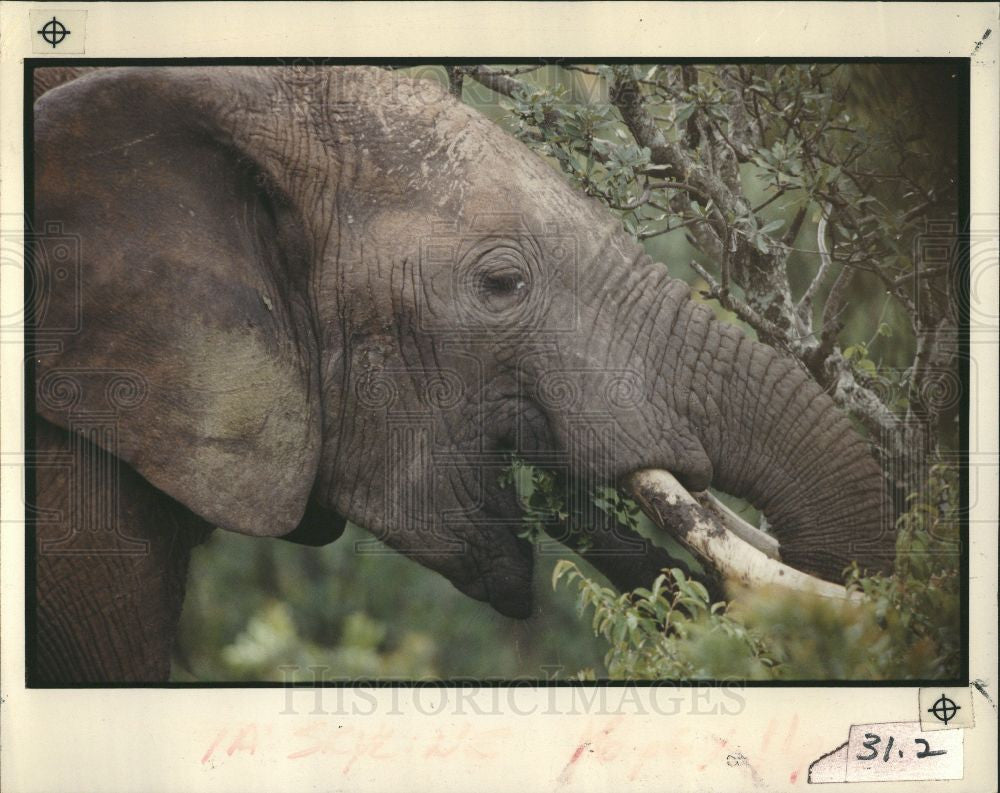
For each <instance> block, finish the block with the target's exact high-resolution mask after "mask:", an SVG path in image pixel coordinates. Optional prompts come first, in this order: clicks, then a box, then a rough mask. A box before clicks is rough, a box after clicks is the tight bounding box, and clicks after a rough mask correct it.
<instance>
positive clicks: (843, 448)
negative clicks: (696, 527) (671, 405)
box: [689, 319, 895, 582]
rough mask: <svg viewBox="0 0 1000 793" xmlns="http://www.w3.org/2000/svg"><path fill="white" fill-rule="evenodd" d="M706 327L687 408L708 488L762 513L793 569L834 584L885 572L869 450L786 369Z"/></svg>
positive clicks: (878, 487) (815, 389) (890, 541)
mask: <svg viewBox="0 0 1000 793" xmlns="http://www.w3.org/2000/svg"><path fill="white" fill-rule="evenodd" d="M710 325H711V326H712V327H710V328H709V330H708V332H707V334H705V335H704V336H703V337H702V343H701V344H700V346H699V349H698V354H697V363H696V372H697V373H696V375H695V378H694V385H693V386H692V391H691V397H692V398H691V399H690V400H689V406H691V407H693V408H694V413H695V419H694V428H695V431H696V433H697V434H698V436H699V438H700V440H701V441H702V443H703V445H704V447H705V449H706V451H707V453H708V456H709V458H710V459H711V461H712V465H713V469H714V478H713V482H712V484H713V485H714V486H715V487H717V488H718V489H720V490H722V491H724V492H727V493H730V494H732V495H735V496H738V497H741V498H745V499H747V500H748V501H750V502H751V503H752V504H753V505H754V506H756V507H758V508H759V509H761V510H762V511H763V512H764V513H765V515H766V516H767V519H768V521H769V522H770V523H771V524H772V526H773V530H774V533H775V534H776V535H777V537H778V539H779V540H780V542H781V556H782V559H783V560H784V561H785V562H786V563H788V564H790V565H792V566H794V567H797V568H798V569H801V570H803V571H805V572H809V573H812V574H815V575H818V576H821V577H823V578H826V579H829V580H834V581H838V582H839V581H841V580H842V578H843V571H844V568H845V567H847V566H848V564H849V563H850V562H851V561H852V560H857V561H858V562H859V563H860V564H861V566H862V567H868V568H870V569H875V570H888V569H889V568H890V567H891V563H892V557H893V554H894V548H895V536H894V532H893V529H892V525H891V514H890V509H889V507H888V503H887V499H886V490H885V486H884V482H883V478H882V472H881V469H880V468H879V466H878V464H877V463H876V461H875V460H874V458H873V457H872V455H871V453H870V451H869V449H868V444H867V443H866V442H865V441H864V440H863V439H862V438H861V437H860V436H859V435H858V434H857V433H856V431H855V430H854V428H853V426H852V425H851V423H850V421H849V420H848V418H847V416H845V415H844V414H842V413H841V412H840V411H839V409H838V408H837V407H836V405H835V404H834V403H833V400H832V399H831V398H830V397H829V395H827V394H826V393H824V392H823V391H822V389H821V388H820V387H819V386H818V385H817V384H816V383H815V382H814V381H812V380H811V379H810V378H809V377H808V375H807V374H806V373H805V372H804V371H802V370H801V369H800V368H799V367H798V366H797V365H796V364H795V363H794V362H793V361H791V360H790V359H787V358H784V357H782V356H781V355H780V354H779V353H778V352H777V351H775V350H774V349H772V348H770V347H767V346H765V345H763V344H760V343H758V342H755V341H753V340H751V339H748V338H746V337H744V336H742V335H741V334H740V333H739V331H737V330H736V329H735V328H733V327H732V326H728V325H725V324H723V323H719V322H717V321H716V320H714V319H713V320H711V322H710ZM702 392H703V393H702ZM699 394H700V396H699ZM689 417H690V414H689Z"/></svg>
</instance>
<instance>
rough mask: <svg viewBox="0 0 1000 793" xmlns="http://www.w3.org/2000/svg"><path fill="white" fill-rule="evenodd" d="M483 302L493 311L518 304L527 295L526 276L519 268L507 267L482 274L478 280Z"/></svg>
mask: <svg viewBox="0 0 1000 793" xmlns="http://www.w3.org/2000/svg"><path fill="white" fill-rule="evenodd" d="M479 293H480V297H481V298H482V300H483V302H484V303H485V304H486V305H487V306H488V307H489V308H491V309H493V310H494V311H502V310H503V309H505V308H509V307H511V306H514V305H517V304H519V303H520V302H521V301H522V300H523V299H524V297H525V296H526V295H527V293H528V276H527V275H526V274H525V272H524V270H523V269H522V268H520V267H514V266H507V267H501V268H497V269H493V270H490V271H488V272H484V273H483V274H482V275H481V276H480V279H479Z"/></svg>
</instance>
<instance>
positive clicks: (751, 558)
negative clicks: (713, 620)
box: [627, 469, 863, 600]
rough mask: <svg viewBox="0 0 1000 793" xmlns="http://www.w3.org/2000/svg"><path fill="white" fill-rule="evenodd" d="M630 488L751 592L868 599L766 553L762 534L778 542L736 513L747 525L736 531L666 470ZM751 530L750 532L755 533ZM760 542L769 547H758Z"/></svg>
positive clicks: (653, 514) (657, 518) (665, 524)
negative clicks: (765, 589)
mask: <svg viewBox="0 0 1000 793" xmlns="http://www.w3.org/2000/svg"><path fill="white" fill-rule="evenodd" d="M627 485H628V488H629V490H631V491H632V495H633V497H634V498H635V500H636V502H637V503H638V504H639V506H640V507H642V510H643V512H645V513H646V514H647V515H648V516H649V518H650V520H652V521H653V522H654V523H656V524H657V525H658V526H659V527H660V528H662V529H663V530H664V531H667V532H669V533H670V534H671V535H672V536H674V537H676V538H677V540H678V541H679V542H680V543H681V544H682V545H683V546H684V547H685V548H687V549H688V550H689V551H691V553H693V554H694V555H695V556H696V557H698V558H699V559H702V560H704V561H706V562H707V563H708V564H709V565H710V566H711V567H712V568H713V569H715V570H716V571H718V572H719V573H720V574H721V575H722V576H723V577H724V578H726V579H728V580H731V581H735V582H737V583H740V584H743V585H744V586H748V587H752V588H756V587H761V586H768V585H771V586H779V587H783V588H785V589H791V590H795V591H799V592H803V591H804V592H811V593H813V594H815V595H819V596H820V597H825V598H833V599H837V600H861V599H862V598H863V596H862V594H861V593H860V592H851V593H848V591H847V589H846V588H844V587H842V586H840V585H838V584H834V583H831V582H829V581H824V580H822V579H820V578H815V577H814V576H811V575H809V574H807V573H803V572H802V571H801V570H796V569H795V568H794V567H789V566H788V565H786V564H783V563H782V562H780V561H778V560H777V559H776V558H774V557H772V556H771V555H770V554H769V553H768V552H767V550H768V548H770V546H771V543H768V542H764V541H762V540H761V537H760V536H757V535H762V536H763V537H765V538H767V540H772V539H773V538H771V537H769V536H768V535H765V534H764V533H763V532H761V531H760V530H759V529H755V528H754V527H752V526H750V525H749V524H747V523H745V522H744V521H742V520H741V519H740V518H738V517H736V516H735V515H732V517H733V518H735V519H736V521H739V523H740V524H743V525H742V526H741V527H740V531H739V532H736V531H734V530H732V529H731V528H730V527H731V526H732V525H733V520H732V518H728V517H726V515H725V513H722V514H721V515H720V514H719V513H716V512H715V511H714V509H708V508H706V507H704V506H702V505H701V504H699V503H698V501H697V500H696V499H695V497H694V496H692V495H691V494H690V493H689V492H688V491H687V490H685V489H684V488H683V487H682V486H681V484H680V482H678V481H677V480H676V479H674V477H673V476H671V475H670V474H669V473H667V472H666V471H661V470H657V469H647V470H644V471H638V472H636V473H634V474H632V475H631V476H630V477H629V479H628V481H627ZM713 502H714V503H713ZM715 503H718V502H717V501H716V500H715V499H712V501H710V502H709V504H710V505H711V507H713V508H714V507H715ZM719 506H721V504H720V505H719ZM723 509H725V507H723ZM726 512H729V511H728V510H726ZM730 514H732V513H730ZM746 529H750V532H747V531H746ZM740 534H744V535H746V536H740ZM758 544H759V545H763V546H764V548H763V549H762V548H761V547H756V546H758ZM775 545H776V543H775Z"/></svg>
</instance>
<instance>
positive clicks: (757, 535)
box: [691, 490, 781, 562]
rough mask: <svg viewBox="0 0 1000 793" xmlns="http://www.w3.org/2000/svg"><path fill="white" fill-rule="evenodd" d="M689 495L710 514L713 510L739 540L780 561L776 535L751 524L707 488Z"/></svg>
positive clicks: (779, 548) (779, 547)
mask: <svg viewBox="0 0 1000 793" xmlns="http://www.w3.org/2000/svg"><path fill="white" fill-rule="evenodd" d="M691 495H692V496H693V497H694V499H695V500H696V501H697V502H698V503H699V504H701V506H702V508H703V509H705V510H706V511H708V513H709V514H710V515H711V514H712V513H713V512H714V513H715V515H716V517H718V519H719V521H720V522H721V523H722V524H723V525H724V526H725V527H726V528H727V529H729V530H730V531H731V532H732V533H733V534H735V535H736V536H737V537H739V538H740V539H741V540H744V541H745V542H748V543H750V544H751V545H752V546H753V547H754V548H756V549H757V550H758V551H761V552H763V553H765V554H767V555H768V556H769V557H771V558H772V559H777V560H778V561H779V562H780V561H781V546H780V545H779V544H778V538H777V537H775V536H773V535H771V534H768V533H767V532H763V531H761V530H760V529H758V528H757V527H756V526H751V525H750V524H749V523H747V522H746V521H745V520H743V518H741V517H740V516H739V515H737V514H736V513H735V512H733V511H732V510H731V509H730V508H729V507H727V506H726V505H725V504H723V503H722V502H721V501H719V499H717V498H716V497H715V496H713V495H712V494H711V493H709V492H708V491H707V490H705V491H702V492H701V493H692V494H691Z"/></svg>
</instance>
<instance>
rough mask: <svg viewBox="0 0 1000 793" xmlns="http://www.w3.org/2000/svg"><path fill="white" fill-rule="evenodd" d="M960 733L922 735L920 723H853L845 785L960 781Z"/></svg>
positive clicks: (961, 767)
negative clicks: (937, 780) (852, 783)
mask: <svg viewBox="0 0 1000 793" xmlns="http://www.w3.org/2000/svg"><path fill="white" fill-rule="evenodd" d="M963 735H964V733H963V731H962V730H951V729H945V730H934V731H933V732H925V731H923V730H921V729H920V722H915V721H912V722H903V721H900V722H887V723H885V724H855V725H854V726H853V727H851V733H850V737H849V738H848V741H847V777H846V780H845V781H847V782H902V781H921V780H935V779H961V778H962V775H963V767H964V766H963V761H962V749H963V742H962V739H963Z"/></svg>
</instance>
